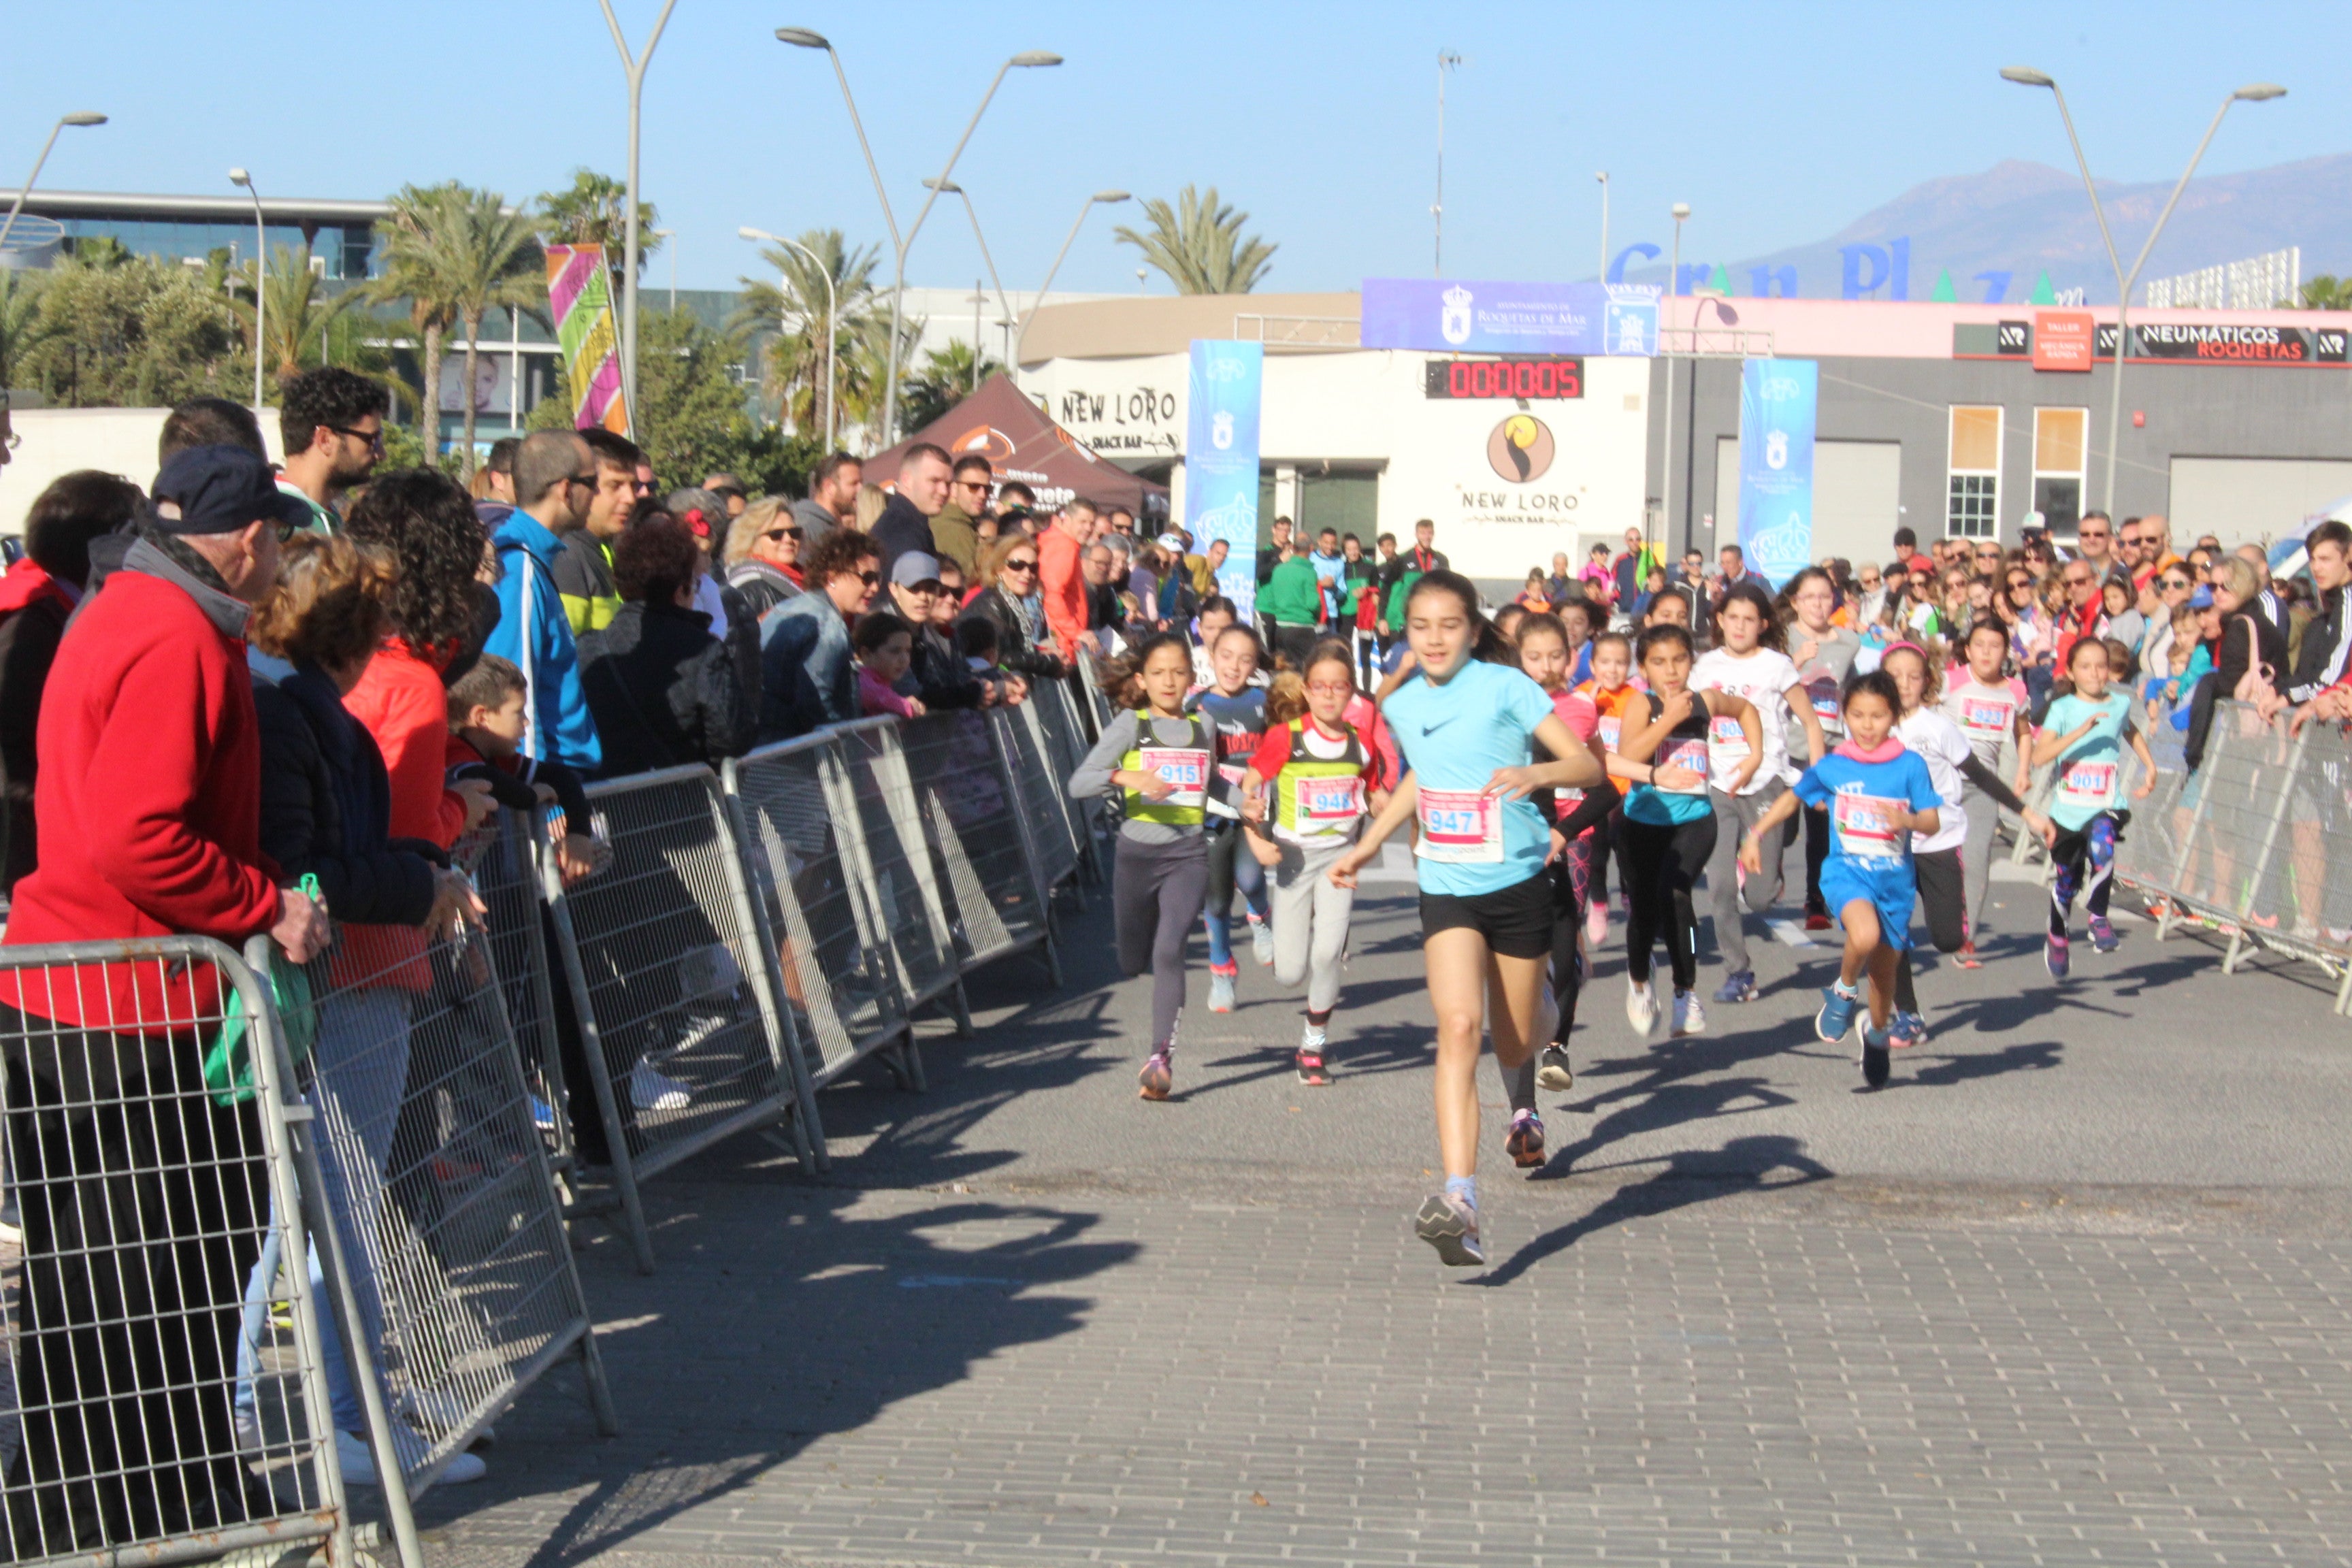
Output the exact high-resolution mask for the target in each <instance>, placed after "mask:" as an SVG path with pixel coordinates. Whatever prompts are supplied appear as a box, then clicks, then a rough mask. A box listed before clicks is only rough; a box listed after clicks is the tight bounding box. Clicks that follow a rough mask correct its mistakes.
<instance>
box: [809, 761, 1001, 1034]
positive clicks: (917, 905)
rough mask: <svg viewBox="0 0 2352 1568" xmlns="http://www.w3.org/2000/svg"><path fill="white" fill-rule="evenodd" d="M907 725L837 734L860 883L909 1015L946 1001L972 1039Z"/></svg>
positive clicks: (957, 1025)
mask: <svg viewBox="0 0 2352 1568" xmlns="http://www.w3.org/2000/svg"><path fill="white" fill-rule="evenodd" d="M899 724H900V721H898V720H896V719H866V720H862V721H859V722H857V723H855V724H845V725H843V726H841V727H840V728H839V729H838V730H835V731H834V733H835V735H836V736H837V737H839V739H840V742H841V748H842V759H843V763H844V765H845V768H846V770H847V773H848V779H849V788H850V794H851V795H852V796H853V797H854V798H855V800H856V812H855V813H853V814H852V816H850V817H849V818H848V819H847V823H846V826H848V828H849V829H850V830H851V832H852V833H853V835H854V837H856V841H857V842H856V850H857V857H858V859H857V864H858V880H859V881H860V882H861V883H862V884H864V886H865V887H866V889H867V890H868V893H869V897H870V899H871V900H872V909H873V912H874V916H875V918H876V920H877V923H878V925H879V927H880V929H881V930H882V931H883V932H884V933H885V934H886V935H887V938H888V940H889V943H890V952H891V959H892V963H893V966H894V967H895V968H896V969H897V971H898V984H899V995H900V999H901V1001H902V1002H903V1003H904V1004H905V1006H906V1010H907V1012H908V1015H909V1016H911V1015H912V1014H913V1013H914V1012H915V1010H916V1009H917V1008H919V1007H920V1006H922V1005H924V1004H925V1003H927V1002H929V1001H931V1000H932V999H934V998H936V997H941V996H944V997H946V998H947V1000H948V1002H949V1005H950V1009H951V1011H952V1012H953V1014H954V1016H955V1019H956V1027H957V1030H958V1032H959V1033H962V1034H969V1033H971V1018H970V1017H969V1016H968V1015H967V1014H966V1012H965V1008H964V1002H963V985H962V971H961V969H960V968H959V967H958V965H957V962H956V950H955V934H954V932H953V931H950V929H949V926H948V917H947V906H946V903H945V900H944V899H943V898H942V896H941V894H940V882H939V878H938V875H937V874H936V872H935V871H934V869H933V868H932V865H931V855H930V848H929V845H928V844H926V843H925V842H924V838H923V821H922V814H921V810H920V807H919V805H918V803H917V801H916V799H915V784H914V780H913V778H912V776H911V775H910V774H909V773H908V766H907V753H906V751H905V749H904V748H903V747H902V745H901V744H900V742H899V734H898V731H899ZM908 1066H909V1068H910V1069H911V1070H912V1071H913V1072H914V1074H915V1076H916V1078H917V1079H918V1081H919V1079H920V1076H921V1074H920V1058H918V1057H916V1056H914V1055H913V1054H912V1052H911V1048H910V1052H909V1056H908Z"/></svg>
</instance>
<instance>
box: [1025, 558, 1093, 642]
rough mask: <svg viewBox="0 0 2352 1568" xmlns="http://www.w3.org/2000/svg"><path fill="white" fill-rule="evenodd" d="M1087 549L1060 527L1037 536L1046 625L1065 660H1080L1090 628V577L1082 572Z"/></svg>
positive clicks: (1038, 575) (1039, 573)
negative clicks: (1080, 646) (1082, 643)
mask: <svg viewBox="0 0 2352 1568" xmlns="http://www.w3.org/2000/svg"><path fill="white" fill-rule="evenodd" d="M1085 555H1086V550H1085V548H1084V547H1082V546H1081V545H1080V544H1079V543H1078V542H1077V541H1076V540H1075V539H1073V538H1071V537H1070V535H1068V534H1067V533H1066V532H1064V531H1062V530H1060V529H1058V528H1048V529H1047V530H1046V531H1045V532H1044V533H1042V534H1040V535H1038V537H1037V580H1038V583H1039V584H1040V585H1041V587H1042V590H1043V597H1044V598H1045V625H1046V626H1048V627H1050V628H1052V630H1053V633H1054V641H1055V644H1056V645H1057V646H1058V647H1060V648H1061V650H1062V657H1063V658H1065V659H1075V658H1077V657H1078V638H1079V637H1082V636H1083V635H1085V633H1086V629H1087V576H1086V574H1085V573H1084V572H1083V571H1081V570H1079V562H1080V561H1081V560H1083V559H1084V557H1085Z"/></svg>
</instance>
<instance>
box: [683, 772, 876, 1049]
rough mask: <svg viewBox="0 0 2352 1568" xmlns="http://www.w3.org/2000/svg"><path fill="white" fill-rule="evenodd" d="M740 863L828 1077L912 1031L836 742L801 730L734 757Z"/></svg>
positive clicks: (795, 1009)
mask: <svg viewBox="0 0 2352 1568" xmlns="http://www.w3.org/2000/svg"><path fill="white" fill-rule="evenodd" d="M724 781H725V788H726V791H727V794H728V795H729V796H730V798H731V799H732V800H733V801H734V802H735V804H736V809H737V814H738V816H739V817H740V821H741V823H742V831H741V839H742V844H741V848H742V853H743V864H744V866H745V868H746V869H747V870H748V871H749V873H750V878H751V886H752V887H753V889H755V890H756V893H757V896H758V899H759V901H760V904H761V908H762V910H763V912H764V915H765V919H766V921H767V928H768V931H770V933H771V935H772V944H771V946H770V948H769V952H770V953H772V955H773V960H774V963H775V967H776V973H777V974H778V976H779V980H778V984H779V985H780V987H781V988H782V992H783V997H784V1003H785V1005H786V1006H787V1007H788V1008H790V1009H791V1012H792V1015H793V1020H794V1022H795V1024H796V1025H798V1026H800V1031H801V1032H800V1038H801V1039H802V1040H803V1042H804V1043H805V1045H806V1047H807V1048H808V1049H809V1050H810V1051H811V1052H812V1053H814V1058H815V1059H814V1061H813V1062H811V1063H810V1064H809V1073H808V1077H809V1079H810V1081H811V1082H812V1083H813V1084H824V1083H829V1082H831V1081H832V1080H833V1079H836V1078H838V1077H840V1076H841V1075H842V1074H843V1073H844V1072H846V1071H847V1070H848V1069H849V1068H850V1067H851V1066H852V1065H853V1064H855V1063H856V1061H857V1060H858V1059H859V1058H863V1057H866V1056H867V1055H869V1054H871V1053H873V1052H875V1051H877V1050H880V1049H882V1048H884V1047H890V1046H893V1045H894V1044H902V1043H903V1042H905V1041H906V1040H907V1039H908V1037H909V1036H910V1034H911V1031H910V1029H909V1027H908V1021H907V1009H906V1004H905V1000H904V993H903V992H902V991H901V989H900V987H899V984H898V974H897V972H896V965H895V963H894V959H893V955H892V953H891V951H890V942H889V939H888V936H887V933H886V932H885V931H882V930H881V929H880V927H879V926H878V925H877V921H876V918H875V915H874V910H873V906H872V903H871V900H869V899H868V897H867V896H866V889H865V888H863V887H861V886H860V885H859V882H858V880H857V879H858V876H859V872H858V869H857V866H858V860H857V840H856V838H855V837H852V833H853V831H854V829H853V827H852V826H851V825H853V824H854V823H855V822H856V816H857V804H856V795H855V792H854V788H853V786H852V785H851V784H850V782H849V776H848V765H847V763H846V761H845V758H844V755H843V752H842V744H841V742H840V740H839V738H838V737H836V736H835V735H833V734H831V733H824V734H818V735H805V736H803V737H801V738H800V739H799V740H796V741H785V742H779V743H777V744H775V745H772V746H762V747H761V748H760V749H759V750H758V751H755V752H751V754H750V755H749V756H745V757H740V758H736V759H733V760H731V761H730V762H729V763H728V764H727V766H726V769H725V772H724Z"/></svg>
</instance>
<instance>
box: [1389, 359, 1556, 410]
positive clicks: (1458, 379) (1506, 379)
mask: <svg viewBox="0 0 2352 1568" xmlns="http://www.w3.org/2000/svg"><path fill="white" fill-rule="evenodd" d="M1428 377H1429V379H1428V384H1427V388H1426V390H1427V392H1428V394H1429V395H1430V396H1432V397H1442V398H1447V399H1464V400H1477V399H1483V398H1520V397H1527V398H1561V397H1582V396H1583V395H1584V361H1582V360H1581V359H1576V358H1569V357H1561V356H1557V355H1548V356H1544V357H1541V358H1529V359H1433V360H1431V361H1430V362H1429V365H1428Z"/></svg>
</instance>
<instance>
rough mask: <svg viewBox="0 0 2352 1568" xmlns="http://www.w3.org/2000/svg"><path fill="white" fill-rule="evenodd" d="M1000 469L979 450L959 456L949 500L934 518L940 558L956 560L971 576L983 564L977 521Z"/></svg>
mask: <svg viewBox="0 0 2352 1568" xmlns="http://www.w3.org/2000/svg"><path fill="white" fill-rule="evenodd" d="M995 479H996V470H995V469H993V468H991V467H989V463H988V459H987V458H983V457H982V456H981V455H980V454H979V453H977V452H966V453H965V454H964V455H963V456H962V457H961V458H957V459H956V464H955V472H954V473H953V475H952V476H951V477H950V479H949V480H948V503H947V505H945V506H943V507H941V508H940V510H939V514H938V515H937V516H936V517H933V518H932V519H931V542H932V543H933V544H935V545H937V546H938V547H939V559H940V560H942V561H952V562H954V563H956V564H957V565H958V566H961V568H963V574H964V575H965V576H967V577H969V576H971V575H972V574H974V573H975V572H977V571H978V570H979V566H980V531H979V530H978V528H977V527H976V526H975V524H976V523H977V522H978V521H979V520H980V516H981V514H982V512H984V511H986V510H988V490H989V487H990V486H991V485H992V484H993V483H994V482H995Z"/></svg>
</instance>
